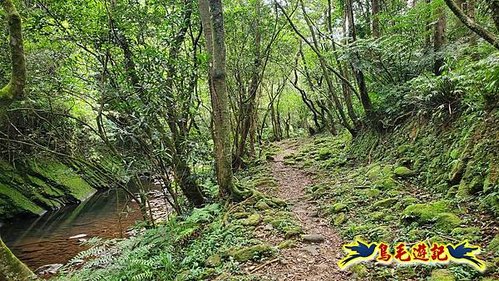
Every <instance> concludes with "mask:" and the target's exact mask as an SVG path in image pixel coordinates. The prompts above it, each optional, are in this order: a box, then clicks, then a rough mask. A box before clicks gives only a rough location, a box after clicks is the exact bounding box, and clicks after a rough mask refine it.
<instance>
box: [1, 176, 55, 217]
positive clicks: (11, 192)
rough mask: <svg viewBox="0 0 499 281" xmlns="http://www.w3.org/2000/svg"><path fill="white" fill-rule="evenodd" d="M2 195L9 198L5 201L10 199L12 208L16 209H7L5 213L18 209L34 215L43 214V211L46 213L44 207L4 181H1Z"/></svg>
mask: <svg viewBox="0 0 499 281" xmlns="http://www.w3.org/2000/svg"><path fill="white" fill-rule="evenodd" d="M0 196H5V197H6V198H7V200H4V201H10V202H11V206H10V208H13V209H14V210H5V213H16V211H17V212H24V213H25V212H27V213H30V214H34V215H42V214H43V213H45V210H44V209H42V208H41V207H39V206H38V205H36V204H35V203H33V202H32V201H31V200H29V199H28V198H26V196H24V195H23V194H22V193H20V192H19V191H17V190H15V189H14V188H9V187H7V186H5V185H4V184H2V183H0ZM9 211H10V212H9ZM12 211H14V212H12Z"/></svg>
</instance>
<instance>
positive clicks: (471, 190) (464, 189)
mask: <svg viewBox="0 0 499 281" xmlns="http://www.w3.org/2000/svg"><path fill="white" fill-rule="evenodd" d="M483 181H484V180H483V178H482V177H481V176H475V177H474V178H473V179H472V180H471V182H469V183H468V182H466V181H465V180H462V181H461V183H460V184H459V188H458V190H457V195H458V196H460V197H467V196H469V195H472V194H476V193H478V192H480V191H482V190H483Z"/></svg>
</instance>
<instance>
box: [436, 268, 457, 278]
mask: <svg viewBox="0 0 499 281" xmlns="http://www.w3.org/2000/svg"><path fill="white" fill-rule="evenodd" d="M454 280H456V278H454V274H452V272H450V271H449V270H448V269H435V270H433V271H432V272H431V277H430V281H454Z"/></svg>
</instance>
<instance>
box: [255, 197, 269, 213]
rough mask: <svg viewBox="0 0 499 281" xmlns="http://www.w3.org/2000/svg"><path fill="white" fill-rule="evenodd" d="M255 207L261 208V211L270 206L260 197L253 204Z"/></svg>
mask: <svg viewBox="0 0 499 281" xmlns="http://www.w3.org/2000/svg"><path fill="white" fill-rule="evenodd" d="M255 208H256V209H257V210H261V211H263V210H268V209H270V206H269V204H267V202H265V200H263V199H262V200H260V201H258V202H257V203H256V204H255Z"/></svg>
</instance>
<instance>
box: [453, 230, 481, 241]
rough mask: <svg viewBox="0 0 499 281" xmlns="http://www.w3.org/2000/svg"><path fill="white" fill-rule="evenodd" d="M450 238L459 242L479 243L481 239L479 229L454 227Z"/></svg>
mask: <svg viewBox="0 0 499 281" xmlns="http://www.w3.org/2000/svg"><path fill="white" fill-rule="evenodd" d="M451 235H452V237H454V238H456V239H460V240H469V241H479V240H481V238H482V235H481V229H480V228H479V227H456V228H454V229H453V230H452V231H451Z"/></svg>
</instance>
